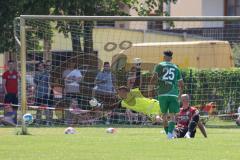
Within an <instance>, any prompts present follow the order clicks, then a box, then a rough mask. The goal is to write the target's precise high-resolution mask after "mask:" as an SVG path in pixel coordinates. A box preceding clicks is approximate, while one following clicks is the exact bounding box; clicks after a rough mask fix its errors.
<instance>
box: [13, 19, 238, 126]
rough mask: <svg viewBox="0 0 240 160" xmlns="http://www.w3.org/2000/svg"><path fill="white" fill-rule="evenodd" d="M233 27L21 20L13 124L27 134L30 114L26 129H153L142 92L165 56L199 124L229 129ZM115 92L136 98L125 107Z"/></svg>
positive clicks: (198, 22) (233, 104)
mask: <svg viewBox="0 0 240 160" xmlns="http://www.w3.org/2000/svg"><path fill="white" fill-rule="evenodd" d="M239 22H240V17H158V16H154V17H151V16H150V17H127V16H123V17H122V16H113V17H109V16H99V17H98V16H93V17H89V16H37V15H22V16H21V17H20V18H19V19H16V23H15V39H16V42H17V45H18V46H20V47H17V48H19V49H17V51H18V56H17V58H18V66H19V72H21V89H20V92H19V95H21V98H20V99H21V103H20V105H19V124H20V126H23V127H22V128H23V130H24V129H26V125H24V124H25V123H23V121H22V117H23V115H24V114H25V113H31V114H32V115H33V119H34V121H33V123H31V124H29V126H31V127H34V126H66V125H67V126H73V125H75V126H79V125H84V126H85V125H87V126H89V125H112V124H114V125H120V124H121V125H130V126H131V125H132V126H139V127H141V126H146V125H150V126H152V125H158V124H159V122H158V121H156V117H158V114H159V113H160V111H159V109H156V110H154V109H152V108H154V107H152V106H154V105H158V104H156V103H155V101H152V100H151V99H148V93H149V90H148V88H149V87H148V86H149V82H150V78H151V76H152V71H153V69H154V66H155V65H156V64H158V63H159V62H161V61H162V59H163V51H165V50H171V51H172V52H173V63H175V64H176V65H178V66H179V67H180V68H181V70H182V75H183V80H184V83H185V86H184V93H187V94H189V95H190V97H191V105H192V106H196V107H198V109H199V110H200V112H201V115H202V119H203V121H204V122H205V123H206V124H208V123H209V124H211V123H210V122H208V121H210V120H211V119H212V117H218V118H217V120H216V121H217V122H216V124H217V125H220V123H221V121H224V123H221V124H224V125H235V122H234V120H235V119H236V118H237V114H236V113H237V108H238V106H239V101H240V98H239V97H240V87H239V86H240V81H239V79H240V70H239V69H238V67H239V65H240V63H239V58H240V45H239V37H240V25H239ZM121 86H122V87H123V86H127V87H128V88H131V90H130V92H133V93H134V94H133V95H135V97H134V96H132V97H131V96H129V95H128V96H127V97H126V99H125V102H123V101H122V98H120V97H119V95H118V92H117V91H118V88H119V87H121ZM154 94H155V95H156V92H154ZM131 98H132V99H131ZM123 103H124V105H123ZM142 106H149V107H148V109H146V110H147V111H146V110H144V109H143V110H141V109H139V108H141V107H142ZM156 108H157V107H156ZM148 111H149V112H148ZM211 115H214V116H211ZM160 116H161V115H160ZM213 119H215V118H213ZM219 119H220V120H219ZM219 121H220V122H219ZM228 122H229V123H228ZM160 124H161V122H160ZM214 124H215V122H214Z"/></svg>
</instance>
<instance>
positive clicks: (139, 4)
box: [132, 0, 177, 16]
mask: <svg viewBox="0 0 240 160" xmlns="http://www.w3.org/2000/svg"><path fill="white" fill-rule="evenodd" d="M171 2H172V3H174V4H175V3H176V2H177V0H145V1H138V0H135V1H133V2H132V3H133V5H132V7H133V8H134V9H135V10H136V11H137V12H138V14H139V15H141V16H148V15H150V14H151V13H152V12H154V13H155V15H156V16H164V15H165V16H169V15H170V13H168V11H163V6H164V4H170V3H171Z"/></svg>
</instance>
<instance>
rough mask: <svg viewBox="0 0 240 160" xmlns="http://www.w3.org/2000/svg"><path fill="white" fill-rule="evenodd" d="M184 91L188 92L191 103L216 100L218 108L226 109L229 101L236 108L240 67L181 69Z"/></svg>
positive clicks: (239, 92)
mask: <svg viewBox="0 0 240 160" xmlns="http://www.w3.org/2000/svg"><path fill="white" fill-rule="evenodd" d="M182 74H183V79H184V82H185V90H184V93H188V94H190V95H191V96H192V97H191V99H192V102H193V105H199V104H201V105H203V104H206V103H209V102H216V103H217V107H218V109H219V110H222V109H226V107H227V105H228V103H229V102H231V103H233V102H234V103H233V106H232V109H236V108H237V107H238V106H237V104H239V102H240V99H239V97H240V88H239V86H240V69H238V68H234V69H214V70H207V69H205V70H196V69H184V70H182Z"/></svg>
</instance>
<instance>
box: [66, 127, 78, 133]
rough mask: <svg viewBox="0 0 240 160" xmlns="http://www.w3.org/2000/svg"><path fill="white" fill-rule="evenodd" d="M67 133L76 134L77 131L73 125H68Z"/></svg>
mask: <svg viewBox="0 0 240 160" xmlns="http://www.w3.org/2000/svg"><path fill="white" fill-rule="evenodd" d="M64 133H65V134H75V133H77V132H76V130H75V129H74V128H73V127H68V128H66V129H65V130H64Z"/></svg>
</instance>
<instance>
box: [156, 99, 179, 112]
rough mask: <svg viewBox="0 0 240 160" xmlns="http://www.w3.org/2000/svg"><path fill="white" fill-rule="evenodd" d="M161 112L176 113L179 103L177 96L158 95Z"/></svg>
mask: <svg viewBox="0 0 240 160" xmlns="http://www.w3.org/2000/svg"><path fill="white" fill-rule="evenodd" d="M158 101H159V104H160V108H161V112H162V113H178V112H179V111H180V109H179V108H180V104H179V102H178V97H174V96H158Z"/></svg>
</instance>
